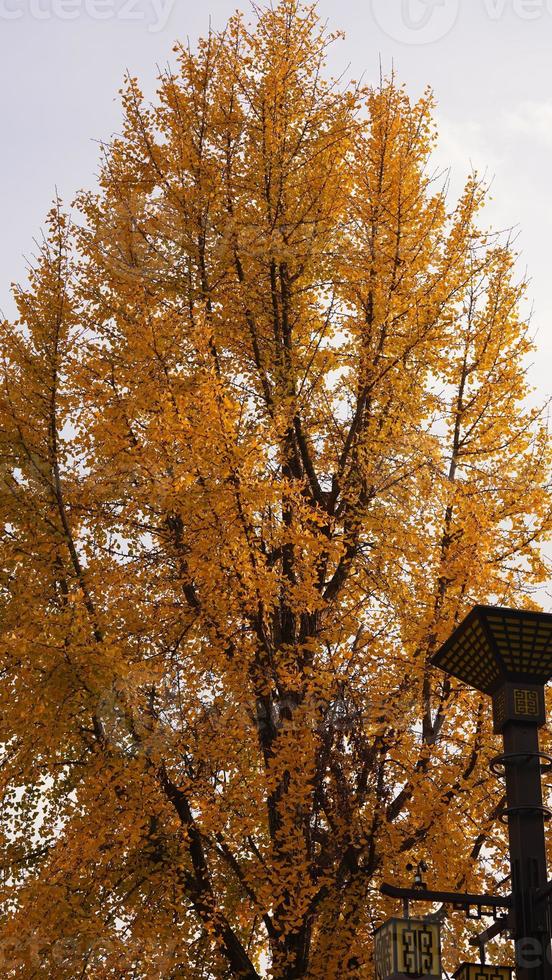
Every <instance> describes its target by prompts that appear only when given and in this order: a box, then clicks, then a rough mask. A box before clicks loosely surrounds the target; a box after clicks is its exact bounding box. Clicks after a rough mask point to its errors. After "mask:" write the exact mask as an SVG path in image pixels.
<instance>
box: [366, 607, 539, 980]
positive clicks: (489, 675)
mask: <svg viewBox="0 0 552 980" xmlns="http://www.w3.org/2000/svg"><path fill="white" fill-rule="evenodd" d="M432 664H433V665H434V666H436V667H439V668H440V669H441V670H443V671H444V672H445V673H447V674H451V675H452V676H453V677H457V678H458V679H459V680H461V681H464V683H466V684H468V685H469V686H470V687H473V688H475V689H476V690H478V691H482V692H483V693H484V694H488V695H489V696H490V697H491V698H492V701H493V722H494V731H495V733H496V734H500V735H502V739H503V744H504V752H503V753H502V754H501V755H499V756H497V757H496V758H495V759H493V761H492V764H491V768H492V771H493V772H494V774H495V775H497V776H501V777H504V778H505V780H506V807H505V808H504V810H503V811H502V813H501V815H500V816H501V819H502V820H503V821H505V822H506V823H507V824H508V838H509V850H510V865H511V885H512V892H511V894H510V895H469V894H458V893H455V892H437V891H428V890H425V891H423V892H421V891H420V890H419V889H408V888H399V887H396V886H395V885H391V884H387V883H384V884H383V885H382V886H381V891H382V892H383V894H385V895H389V896H391V897H394V898H400V899H402V900H403V903H406V902H409V901H416V902H419V901H426V902H428V901H429V902H441V903H443V904H449V905H452V906H453V908H455V909H463V910H464V912H465V913H466V914H467V915H470V916H471V910H472V909H475V912H476V917H478V918H480V917H481V916H483V915H489V916H492V917H493V919H494V921H493V924H492V925H491V926H490V927H489V928H487V929H486V930H485V931H484V932H482V933H480V935H479V936H478V937H476V938H475V939H474V940H472V943H473V945H478V946H479V947H480V950H481V953H482V963H481V965H479V966H477V965H475V964H470V963H463V964H462V965H461V966H460V967H459V968H458V970H457V971H456V973H455V975H454V976H455V978H456V980H490V978H492V980H495V978H496V980H498V978H503V977H505V976H507V975H508V973H509V971H508V969H507V968H505V967H490V966H486V965H485V960H484V948H485V944H486V943H487V942H489V941H490V940H491V939H493V938H495V937H496V936H498V935H500V934H501V933H504V932H507V933H509V934H510V935H511V936H512V938H513V939H514V940H515V942H516V977H517V980H552V962H551V958H550V926H551V921H550V911H549V899H550V896H551V895H552V882H547V871H546V850H545V834H544V822H545V820H547V819H549V818H550V817H551V816H552V810H550V809H549V808H548V807H547V806H545V805H543V800H542V787H541V772H544V771H546V770H549V769H551V768H552V757H551V756H548V755H546V754H545V753H543V752H541V751H540V748H539V735H538V730H539V728H541V727H542V726H543V725H544V724H545V721H546V713H545V701H544V685H545V684H546V682H547V681H548V680H550V678H551V677H552V615H551V614H548V613H539V612H532V611H530V610H517V609H503V608H500V607H495V606H476V607H475V608H474V609H472V611H471V612H470V613H469V615H468V616H467V617H466V618H465V619H464V620H463V622H462V623H461V624H460V625H459V626H458V627H457V628H456V629H455V631H454V633H453V634H452V636H451V637H450V638H449V639H448V640H447V641H446V643H445V644H444V645H443V646H442V647H441V649H440V650H439V651H438V652H437V653H436V654H435V656H434V657H433V658H432ZM499 910H503V911H502V913H500V912H499ZM471 917H473V916H471ZM383 935H387V933H382V936H383ZM381 942H382V941H381V940H380V951H383V947H382V946H381ZM381 962H384V961H382V959H381V957H380V963H381ZM386 965H389V964H388V962H386ZM393 965H394V964H393ZM383 972H384V971H382V970H380V973H383ZM403 975H412V974H411V973H410V974H409V973H408V971H404V973H403Z"/></svg>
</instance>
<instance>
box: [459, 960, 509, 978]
mask: <svg viewBox="0 0 552 980" xmlns="http://www.w3.org/2000/svg"><path fill="white" fill-rule="evenodd" d="M513 972H514V969H513V967H511V966H491V965H490V964H488V963H487V964H484V965H483V964H481V963H462V964H461V965H460V966H459V967H458V969H457V970H455V972H454V973H453V974H452V975H453V977H454V980H512V974H513Z"/></svg>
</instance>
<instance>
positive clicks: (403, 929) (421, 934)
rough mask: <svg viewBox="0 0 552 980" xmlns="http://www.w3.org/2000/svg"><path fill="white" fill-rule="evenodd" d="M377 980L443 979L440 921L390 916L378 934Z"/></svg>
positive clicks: (375, 947)
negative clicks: (408, 979) (408, 978)
mask: <svg viewBox="0 0 552 980" xmlns="http://www.w3.org/2000/svg"><path fill="white" fill-rule="evenodd" d="M374 962H375V973H376V980H404V978H406V977H412V978H421V977H423V978H424V980H441V976H442V974H441V937H440V929H439V923H438V922H432V921H428V920H427V919H388V921H387V922H385V923H384V924H383V925H382V926H380V928H379V929H377V930H376V933H375V935H374Z"/></svg>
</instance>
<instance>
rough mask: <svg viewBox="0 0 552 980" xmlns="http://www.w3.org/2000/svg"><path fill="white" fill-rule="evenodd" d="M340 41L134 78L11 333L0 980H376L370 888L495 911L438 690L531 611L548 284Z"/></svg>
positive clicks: (179, 61)
mask: <svg viewBox="0 0 552 980" xmlns="http://www.w3.org/2000/svg"><path fill="white" fill-rule="evenodd" d="M333 40H334V36H333V35H330V34H328V33H327V31H326V30H325V28H323V27H322V26H321V24H320V23H319V21H318V19H317V13H316V9H315V8H311V7H300V6H297V5H296V4H295V2H293V0H284V2H282V3H280V4H279V5H278V6H275V7H274V8H270V9H266V10H264V9H263V10H258V11H256V12H255V14H254V18H253V23H252V24H247V23H246V21H245V20H244V19H243V18H242V17H241V16H240V15H236V16H234V17H233V18H232V19H231V20H230V21H229V23H228V25H227V27H226V29H225V30H224V31H223V32H222V33H216V32H212V33H210V34H209V35H208V37H207V38H205V39H204V40H201V41H200V42H199V43H198V45H197V48H196V49H195V50H190V49H189V48H187V47H186V46H181V45H179V46H177V47H176V48H175V62H176V67H175V69H174V71H171V72H164V73H162V74H161V75H160V78H159V87H158V94H157V98H156V100H155V102H154V103H153V104H149V103H148V102H147V101H146V100H145V98H144V96H143V95H142V93H141V91H140V88H139V83H138V81H137V80H136V79H134V78H129V79H127V82H126V84H125V87H124V89H123V92H122V104H123V110H124V124H123V127H122V130H121V134H120V135H119V136H117V137H115V138H113V139H112V140H111V141H110V142H109V143H108V144H106V145H105V147H104V150H103V155H102V162H101V172H100V178H99V183H98V187H97V188H96V190H94V191H90V192H83V193H82V194H81V195H80V196H79V198H78V200H77V202H75V207H74V209H73V216H72V218H69V217H68V216H67V215H66V214H65V212H64V210H63V207H62V205H61V203H60V202H59V201H56V202H55V204H54V206H53V208H52V210H51V212H50V214H49V217H48V223H47V230H46V232H45V235H44V239H43V241H42V243H41V246H40V250H39V254H38V256H37V261H36V263H35V265H34V266H33V268H32V269H31V271H30V276H29V282H28V284H26V285H25V286H22V287H18V288H17V289H16V290H15V297H16V300H17V306H18V311H19V316H18V319H17V321H16V322H13V323H9V322H6V323H4V324H3V325H2V327H1V335H0V350H1V359H2V373H1V379H0V458H1V484H0V511H1V513H0V527H1V546H0V555H1V562H0V588H1V596H0V599H1V633H0V636H1V640H0V671H1V678H2V706H1V709H0V743H1V744H2V766H1V769H0V774H1V787H2V810H3V821H2V835H3V869H2V879H1V884H0V895H1V908H2V920H1V921H2V930H1V937H0V939H1V947H0V961H1V972H2V976H5V977H23V978H27V980H31V978H35V977H37V978H38V977H43V976H44V977H55V978H56V980H64V978H67V980H75V978H77V977H90V978H94V980H100V978H136V980H146V978H156V977H158V978H167V980H168V978H182V980H186V978H189V980H198V978H205V980H208V978H216V977H247V978H249V980H254V978H257V977H260V976H271V977H274V978H278V980H293V978H312V980H314V978H338V977H339V978H341V977H349V978H359V980H360V978H369V977H372V976H373V966H372V932H373V929H374V927H375V926H376V925H378V924H380V923H381V921H382V918H383V917H384V916H385V915H386V914H389V912H390V911H391V909H392V905H390V904H389V901H388V900H386V899H384V898H383V897H382V896H381V895H380V894H379V884H380V882H381V880H382V877H385V876H386V877H391V876H394V877H395V878H396V879H397V880H399V881H400V880H402V881H405V880H406V879H405V875H406V873H405V865H406V864H407V863H408V862H409V861H410V862H415V861H418V860H419V859H420V858H426V859H427V860H429V861H430V876H431V880H432V881H433V882H434V883H435V884H439V886H440V887H447V888H450V889H452V888H461V887H464V886H465V887H466V888H468V887H469V889H470V890H476V889H478V888H486V887H492V882H493V880H494V879H495V877H502V876H503V872H502V868H503V864H504V858H505V853H506V850H505V848H506V844H505V836H504V830H503V828H502V827H501V826H500V825H497V823H496V819H495V818H496V813H497V812H498V809H499V808H500V796H499V794H500V789H499V787H497V786H496V785H495V781H494V780H493V779H492V777H491V776H490V775H489V774H488V761H489V758H490V756H491V755H492V754H494V752H496V742H495V740H494V737H493V735H492V732H491V724H490V720H489V711H488V706H487V704H486V701H485V699H483V698H480V697H479V695H476V694H474V693H472V692H470V691H468V690H467V689H466V688H465V687H464V686H463V685H462V684H460V683H459V682H458V683H457V682H455V681H450V680H446V679H444V678H443V676H442V675H438V674H437V673H436V672H435V671H434V670H432V668H431V667H430V665H429V659H430V657H431V655H432V654H433V653H434V652H435V650H436V649H437V646H438V645H439V643H440V642H442V641H443V640H444V639H445V638H446V637H447V635H448V634H449V632H450V631H451V629H452V628H453V626H454V625H455V624H456V623H457V622H458V621H459V620H460V619H461V618H462V617H463V616H464V614H465V613H466V612H467V611H468V610H469V609H470V607H471V606H472V605H473V604H474V603H476V602H485V601H488V602H499V603H500V604H503V605H516V606H525V607H531V606H532V605H533V604H534V592H535V589H536V588H537V587H538V585H539V583H541V582H542V581H543V580H544V579H545V578H546V574H547V572H546V567H545V563H544V560H543V558H542V555H541V546H542V543H543V541H544V540H546V538H547V537H548V536H549V533H550V528H551V510H550V497H549V492H548V482H549V464H550V453H549V449H548V445H547V432H546V425H545V422H546V420H545V418H544V415H543V413H542V411H541V410H540V409H538V408H533V407H532V403H531V400H530V399H529V398H528V396H529V395H530V393H531V389H530V386H529V381H528V378H527V369H528V364H529V360H530V356H531V351H532V350H533V348H532V343H531V338H530V334H529V327H528V323H527V319H526V317H525V315H524V313H523V311H524V309H525V306H524V302H523V296H524V290H525V286H524V283H523V282H520V281H519V280H518V278H517V274H516V267H515V263H516V256H515V253H514V250H513V248H512V243H511V241H510V240H509V238H508V236H507V235H506V236H505V235H500V234H497V233H495V232H492V231H486V230H485V229H484V226H483V225H482V219H481V210H482V207H483V205H484V203H485V198H486V194H487V191H486V188H485V186H484V183H483V182H482V181H481V180H480V179H479V178H478V177H477V175H471V176H469V178H468V179H467V182H466V185H465V189H464V191H463V193H462V195H461V197H460V199H459V200H458V201H456V202H452V203H451V201H450V195H449V194H448V191H447V180H446V176H444V177H439V175H438V174H436V173H435V171H434V167H433V164H432V162H431V161H432V157H431V154H432V150H433V148H434V144H435V139H436V133H435V126H434V123H433V118H432V114H433V100H432V96H431V94H430V93H429V92H427V93H425V94H424V95H423V96H422V97H421V98H420V99H419V100H418V101H412V100H411V99H410V98H409V96H408V94H407V92H406V91H405V89H404V88H403V87H401V86H400V85H399V84H398V83H397V81H396V80H395V79H394V78H391V79H388V80H381V81H380V82H379V83H378V84H377V85H375V86H371V85H368V84H355V83H350V84H348V83H344V82H342V81H341V80H335V79H333V78H331V77H330V76H329V73H328V70H327V67H326V52H327V47H328V44H329V43H331V42H332V41H333ZM463 928H464V925H463V923H460V924H458V922H453V921H452V920H451V922H450V923H448V924H447V933H446V935H447V936H448V937H449V940H450V942H451V944H453V945H456V946H457V945H458V944H459V943H461V942H462V939H463V933H462V929H463Z"/></svg>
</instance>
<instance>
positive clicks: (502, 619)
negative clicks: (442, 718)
mask: <svg viewBox="0 0 552 980" xmlns="http://www.w3.org/2000/svg"><path fill="white" fill-rule="evenodd" d="M431 662H432V664H434V666H435V667H440V668H441V670H444V671H445V673H447V674H452V676H453V677H457V678H458V679H459V680H461V681H464V682H465V683H466V684H469V685H470V687H474V688H476V690H478V691H483V692H484V693H485V694H493V693H494V691H495V690H496V689H497V688H498V687H499V686H500V685H501V684H502V683H504V682H505V681H524V682H525V683H532V684H546V682H547V681H548V680H549V679H550V678H551V677H552V614H551V613H541V612H533V611H532V610H527V609H506V608H503V607H501V606H474V608H473V609H472V610H471V612H470V613H469V614H468V615H467V616H466V618H465V619H464V620H463V621H462V622H461V623H460V625H459V626H457V628H456V629H455V630H454V633H453V634H452V636H450V637H449V639H448V640H447V641H446V642H445V643H444V644H443V646H442V647H441V648H440V650H438V651H437V653H436V654H435V655H434V656H433V657H432V659H431Z"/></svg>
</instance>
